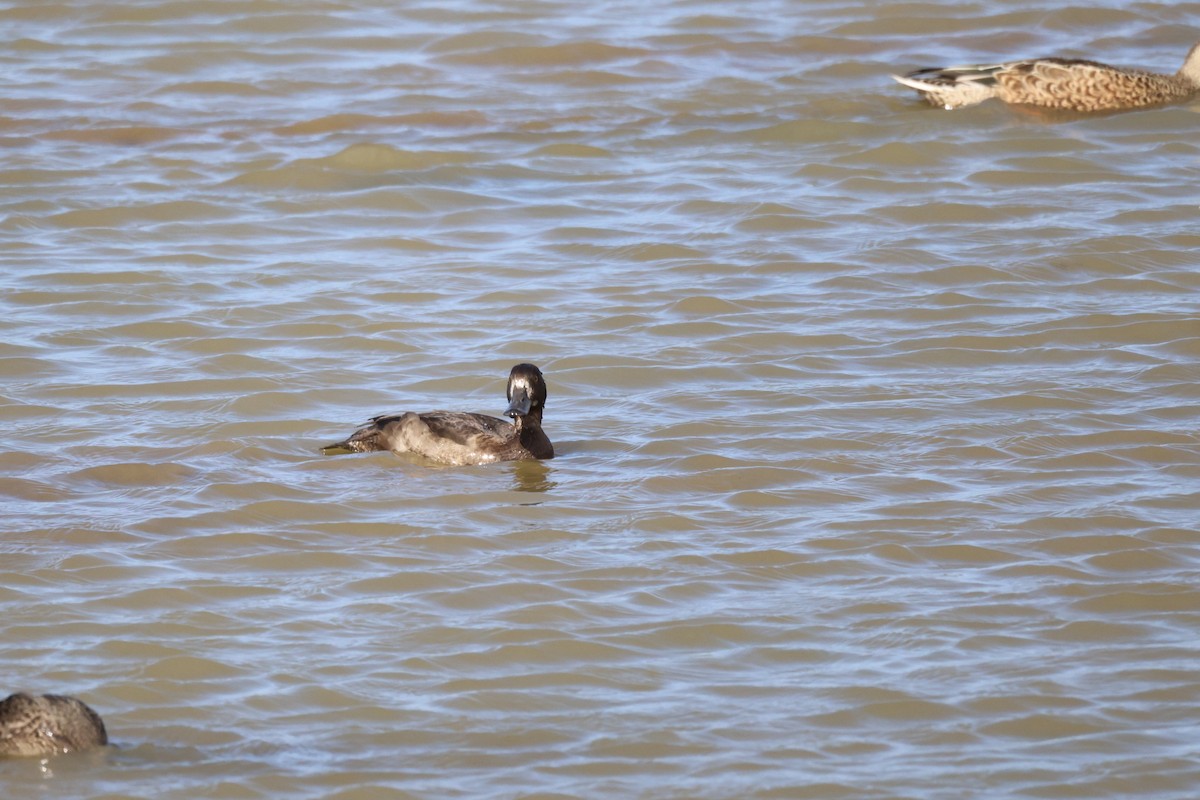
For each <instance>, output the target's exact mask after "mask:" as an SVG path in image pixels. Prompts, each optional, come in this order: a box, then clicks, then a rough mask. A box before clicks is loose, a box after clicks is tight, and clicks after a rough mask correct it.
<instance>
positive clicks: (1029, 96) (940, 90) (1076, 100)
mask: <svg viewBox="0 0 1200 800" xmlns="http://www.w3.org/2000/svg"><path fill="white" fill-rule="evenodd" d="M892 77H893V78H894V79H895V80H897V81H899V82H900V83H902V84H904V85H905V86H909V87H911V88H913V89H916V90H917V91H918V92H921V93H922V95H923V96H924V97H925V99H926V100H928V101H929V103H930V104H932V105H935V106H940V107H943V108H959V107H962V106H967V105H973V104H975V103H979V102H982V101H984V100H987V99H989V98H992V97H995V98H998V99H1000V100H1003V101H1004V102H1006V103H1013V104H1023V105H1032V106H1041V107H1044V108H1053V109H1062V110H1066V111H1083V112H1090V111H1120V110H1125V109H1133V108H1143V107H1146V106H1154V105H1161V104H1163V103H1170V102H1174V101H1177V100H1182V99H1184V98H1187V97H1190V96H1191V95H1193V94H1195V93H1196V92H1197V91H1200V43H1197V44H1196V45H1194V46H1193V47H1192V49H1191V51H1190V52H1189V53H1188V56H1187V58H1186V59H1185V61H1184V64H1183V66H1182V67H1181V68H1180V70H1179V72H1177V73H1176V74H1174V75H1161V74H1158V73H1153V72H1147V71H1145V70H1137V69H1125V68H1122V67H1113V66H1109V65H1107V64H1101V63H1099V62H1096V61H1087V60H1084V59H1064V58H1039V59H1032V60H1028V61H1011V62H1008V63H1005V64H995V65H989V66H969V67H940V68H935V69H922V70H916V71H915V72H910V73H909V74H907V75H904V76H899V75H893V76H892Z"/></svg>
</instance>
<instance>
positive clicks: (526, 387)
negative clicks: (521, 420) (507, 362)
mask: <svg viewBox="0 0 1200 800" xmlns="http://www.w3.org/2000/svg"><path fill="white" fill-rule="evenodd" d="M545 405H546V379H545V378H543V377H542V371H541V370H540V369H538V368H537V367H535V366H534V365H533V364H517V365H516V366H515V367H513V368H512V372H510V373H508V409H507V410H506V411H505V412H504V415H505V416H507V417H512V418H513V419H517V418H518V417H524V416H526V415H527V414H531V413H536V414H537V416H538V417H541V415H542V408H543V407H544V406H545Z"/></svg>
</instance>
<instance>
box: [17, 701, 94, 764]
mask: <svg viewBox="0 0 1200 800" xmlns="http://www.w3.org/2000/svg"><path fill="white" fill-rule="evenodd" d="M106 744H108V734H107V733H106V732H105V730H104V721H103V720H102V719H100V715H99V714H97V713H96V712H95V711H93V710H92V709H90V708H88V706H87V705H86V704H85V703H83V702H82V701H80V700H76V699H75V698H74V697H66V696H64V695H58V694H42V695H30V694H25V693H23V692H21V693H17V694H11V695H9V696H8V697H6V698H5V699H4V700H0V756H52V755H56V754H59V753H70V752H74V751H76V750H87V749H89V748H92V747H102V746H103V745H106Z"/></svg>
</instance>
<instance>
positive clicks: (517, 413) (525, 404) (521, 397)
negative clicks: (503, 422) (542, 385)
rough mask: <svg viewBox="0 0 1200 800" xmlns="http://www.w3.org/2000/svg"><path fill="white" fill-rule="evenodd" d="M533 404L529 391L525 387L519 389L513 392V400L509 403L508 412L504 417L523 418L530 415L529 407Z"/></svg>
mask: <svg viewBox="0 0 1200 800" xmlns="http://www.w3.org/2000/svg"><path fill="white" fill-rule="evenodd" d="M532 403H533V401H532V400H530V399H529V390H528V389H526V388H524V387H519V388H517V389H515V390H514V391H513V396H512V399H511V400H509V401H508V410H507V411H505V412H504V416H506V417H512V418H513V419H516V418H517V417H523V416H525V415H526V414H528V413H529V406H530V405H531V404H532Z"/></svg>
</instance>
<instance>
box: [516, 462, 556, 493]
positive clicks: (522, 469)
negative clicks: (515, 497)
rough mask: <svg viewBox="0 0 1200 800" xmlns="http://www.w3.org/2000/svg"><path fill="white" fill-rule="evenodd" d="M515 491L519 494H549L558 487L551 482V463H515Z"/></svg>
mask: <svg viewBox="0 0 1200 800" xmlns="http://www.w3.org/2000/svg"><path fill="white" fill-rule="evenodd" d="M511 463H512V465H513V490H514V491H518V492H548V491H550V490H551V489H553V488H554V487H556V486H557V485H558V482H557V481H552V480H550V462H548V461H513V462H511Z"/></svg>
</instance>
